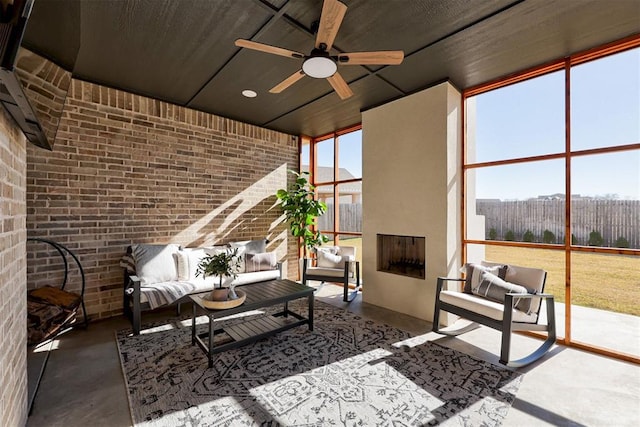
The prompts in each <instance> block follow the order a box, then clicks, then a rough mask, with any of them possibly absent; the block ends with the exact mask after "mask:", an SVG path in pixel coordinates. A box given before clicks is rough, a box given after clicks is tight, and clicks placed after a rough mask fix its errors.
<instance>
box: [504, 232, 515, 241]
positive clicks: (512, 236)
mask: <svg viewBox="0 0 640 427" xmlns="http://www.w3.org/2000/svg"><path fill="white" fill-rule="evenodd" d="M504 240H506V241H508V242H513V241H514V240H516V236H515V234H513V231H511V230H507V232H506V234H505V235H504Z"/></svg>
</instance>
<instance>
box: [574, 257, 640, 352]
mask: <svg viewBox="0 0 640 427" xmlns="http://www.w3.org/2000/svg"><path fill="white" fill-rule="evenodd" d="M639 271H640V256H630V255H627V256H625V255H613V254H598V253H584V252H573V253H572V254H571V306H572V308H571V339H572V340H573V341H579V342H582V343H586V344H592V345H596V346H599V347H604V348H609V349H612V350H615V351H620V352H623V353H627V354H632V355H634V356H636V357H638V356H640V275H639V274H638V272H639ZM603 332H605V333H603Z"/></svg>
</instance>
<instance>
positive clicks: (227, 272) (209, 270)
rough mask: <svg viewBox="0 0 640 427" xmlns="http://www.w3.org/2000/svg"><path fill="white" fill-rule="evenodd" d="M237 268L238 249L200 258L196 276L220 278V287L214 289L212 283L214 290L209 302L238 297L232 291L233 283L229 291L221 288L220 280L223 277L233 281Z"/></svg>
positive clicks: (238, 259) (236, 275)
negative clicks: (230, 278) (231, 278)
mask: <svg viewBox="0 0 640 427" xmlns="http://www.w3.org/2000/svg"><path fill="white" fill-rule="evenodd" d="M239 268H240V257H239V256H238V248H235V249H234V250H233V251H231V250H228V251H224V252H219V253H217V254H214V255H208V256H206V257H204V258H202V260H200V263H199V264H198V268H197V269H196V276H200V275H201V274H202V276H203V277H207V276H219V277H220V286H219V287H218V288H215V283H214V289H213V291H211V300H213V301H225V300H227V299H237V298H238V296H237V295H236V292H235V290H234V288H235V285H233V282H232V284H231V285H229V289H224V288H223V287H222V280H223V279H224V278H225V277H233V278H234V279H235V278H236V277H238V269H239Z"/></svg>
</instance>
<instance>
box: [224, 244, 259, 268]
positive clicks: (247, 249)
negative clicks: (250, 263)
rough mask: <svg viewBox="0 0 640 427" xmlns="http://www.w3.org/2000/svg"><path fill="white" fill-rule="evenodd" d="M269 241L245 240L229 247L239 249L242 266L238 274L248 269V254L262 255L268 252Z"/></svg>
mask: <svg viewBox="0 0 640 427" xmlns="http://www.w3.org/2000/svg"><path fill="white" fill-rule="evenodd" d="M267 242H268V240H267V239H256V240H243V241H241V242H231V243H229V245H228V246H229V247H230V248H231V249H235V248H238V255H239V256H240V266H239V267H238V273H244V272H245V271H247V269H246V256H247V254H261V253H264V252H267Z"/></svg>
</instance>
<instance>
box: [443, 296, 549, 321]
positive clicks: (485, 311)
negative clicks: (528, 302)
mask: <svg viewBox="0 0 640 427" xmlns="http://www.w3.org/2000/svg"><path fill="white" fill-rule="evenodd" d="M440 301H442V302H444V303H447V304H451V305H454V306H456V307H460V308H464V309H466V310H469V311H472V312H474V313H478V314H480V315H482V316H485V317H488V318H491V319H494V320H498V321H501V320H502V318H503V315H504V305H503V304H502V303H499V302H495V301H491V300H488V299H486V298H482V297H479V296H477V295H471V294H466V293H463V292H457V291H444V290H443V291H441V292H440ZM511 319H512V320H513V321H514V322H521V323H536V321H537V316H536V314H535V313H533V314H527V313H525V312H522V311H520V310H517V309H515V308H514V309H512V312H511Z"/></svg>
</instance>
